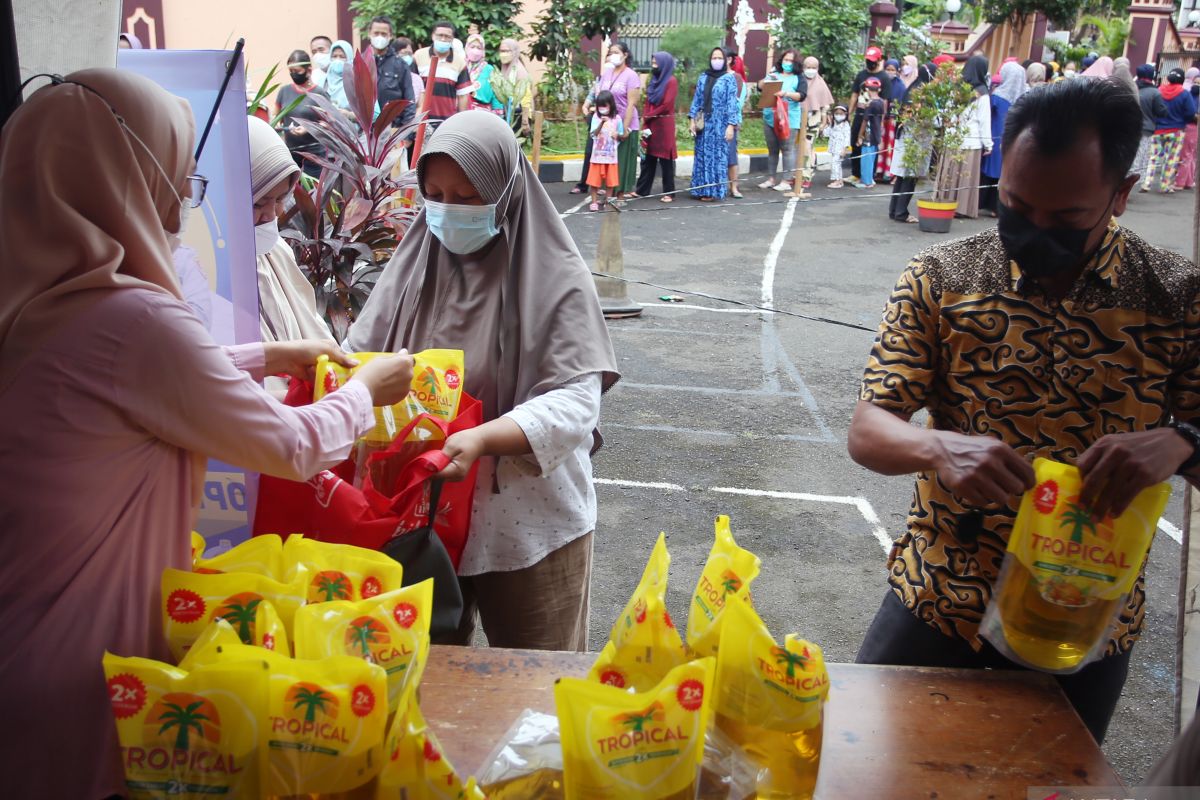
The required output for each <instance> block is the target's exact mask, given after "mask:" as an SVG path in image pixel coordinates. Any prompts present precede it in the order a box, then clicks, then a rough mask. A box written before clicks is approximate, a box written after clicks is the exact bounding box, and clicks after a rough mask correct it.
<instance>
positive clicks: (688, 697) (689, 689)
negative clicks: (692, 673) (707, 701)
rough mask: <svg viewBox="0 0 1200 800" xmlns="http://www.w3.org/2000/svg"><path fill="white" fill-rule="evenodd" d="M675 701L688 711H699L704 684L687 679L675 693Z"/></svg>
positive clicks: (702, 700)
mask: <svg viewBox="0 0 1200 800" xmlns="http://www.w3.org/2000/svg"><path fill="white" fill-rule="evenodd" d="M675 699H676V700H678V701H679V705H681V706H683V707H684V708H686V709H687V710H688V711H699V710H700V706H701V705H702V704H703V702H704V684H703V683H701V682H700V681H698V680H694V679H692V678H689V679H688V680H686V681H684V682H683V683H681V684H679V689H678V691H676V692H675Z"/></svg>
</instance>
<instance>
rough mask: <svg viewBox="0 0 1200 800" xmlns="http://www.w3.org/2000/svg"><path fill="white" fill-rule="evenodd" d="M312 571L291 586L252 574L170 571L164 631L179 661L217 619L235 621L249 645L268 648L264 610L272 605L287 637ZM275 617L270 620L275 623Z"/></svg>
mask: <svg viewBox="0 0 1200 800" xmlns="http://www.w3.org/2000/svg"><path fill="white" fill-rule="evenodd" d="M307 586H308V572H307V570H305V569H304V568H303V567H299V568H297V570H296V576H295V578H294V579H293V580H292V581H291V582H290V583H280V582H279V581H275V580H272V579H271V578H268V577H266V576H265V575H257V574H255V573H252V572H225V573H213V574H204V573H197V572H185V571H183V570H178V569H165V570H163V576H162V604H163V606H162V612H163V628H164V632H165V633H166V637H167V644H168V646H170V648H171V654H172V655H173V656H174V657H175V659H176V661H178V660H179V659H181V658H183V656H184V654H185V653H186V652H187V651H188V648H190V647H191V646H192V643H193V642H195V641H196V638H197V637H198V636H199V635H200V634H201V633H202V632H203V631H204V629H205V628H207V627H208V625H209V623H210V622H212V620H214V619H217V618H220V619H224V620H226V621H227V622H229V624H230V625H232V626H233V629H234V631H236V632H237V634H238V637H239V638H240V639H241V640H242V642H244V643H245V644H262V643H263V636H264V635H265V634H267V633H271V632H272V631H267V630H263V631H260V630H259V627H258V626H259V624H260V620H261V619H263V616H262V615H260V614H259V606H260V605H261V604H262V603H263V601H267V602H269V603H270V604H271V605H272V606H273V607H274V611H275V612H276V613H277V614H278V618H279V620H280V621H281V622H282V625H283V630H284V631H285V632H286V631H287V630H288V629H290V628H291V624H292V618H293V617H294V616H295V614H296V609H298V608H299V607H300V606H302V605H303V604H304V598H305V591H306V587H307ZM271 619H272V618H270V617H267V621H268V622H269V621H270V620H271Z"/></svg>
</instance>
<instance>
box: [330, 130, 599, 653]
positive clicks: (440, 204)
mask: <svg viewBox="0 0 1200 800" xmlns="http://www.w3.org/2000/svg"><path fill="white" fill-rule="evenodd" d="M417 177H418V180H419V183H420V187H421V193H422V195H423V196H424V198H425V207H424V210H423V211H422V213H421V214H420V216H418V217H417V219H416V221H415V222H414V223H413V226H412V227H411V228H410V229H409V231H408V233H407V234H406V235H405V237H404V240H403V241H402V242H401V243H400V246H399V248H398V249H397V250H396V254H395V255H394V256H393V257H392V260H391V262H390V263H389V264H388V267H387V269H385V270H384V271H383V276H382V277H381V278H380V280H379V283H378V284H377V285H376V287H375V289H374V291H373V292H372V294H371V297H370V299H369V300H368V301H367V304H366V307H365V308H364V309H363V311H362V314H361V315H360V316H359V319H358V320H357V321H356V322H355V323H354V325H353V327H351V329H350V336H349V340H348V347H350V348H351V349H352V350H355V351H367V350H370V351H395V350H398V349H400V348H401V347H404V348H407V349H408V350H410V351H412V352H417V351H420V350H424V349H426V348H434V347H439V348H441V347H444V348H460V349H462V350H464V351H465V353H466V376H465V378H466V380H465V386H466V390H467V392H469V393H470V394H471V395H472V396H473V397H476V398H477V399H479V400H480V401H481V402H482V403H483V406H484V419H485V420H486V422H485V423H484V424H483V425H482V426H480V427H478V428H475V429H473V430H469V431H463V432H461V433H457V434H455V435H453V436H451V437H450V438H449V439H448V440H447V441H446V445H445V447H444V450H445V452H446V453H447V454H448V455H450V456H451V458H452V459H453V463H452V464H451V466H450V467H448V468H447V469H446V470H445V472H443V473H442V474H441V475H442V477H444V478H449V479H456V478H461V477H462V476H464V475H466V474H467V471H468V470H469V468H470V467H471V465H472V464H474V463H475V462H476V461H479V463H480V469H479V475H478V482H477V484H476V489H475V504H474V510H473V512H472V518H471V534H470V537H469V538H468V539H467V544H466V549H465V550H464V551H463V556H462V561H461V563H460V564H459V575H460V582H461V583H462V587H463V597H464V600H465V613H464V615H463V621H462V625H461V627H460V629H459V631H458V635H457V637H456V641H457V642H458V643H461V644H470V643H471V638H472V633H473V631H474V627H475V614H476V612H477V611H478V613H479V615H480V617H481V619H482V622H483V629H484V632H485V633H486V634H487V638H488V642H489V643H490V644H491V645H492V646H495V647H526V648H534V649H543V650H580V651H582V650H586V649H587V624H588V584H589V580H590V573H591V559H592V531H593V530H595V527H596V493H595V489H594V487H593V484H592V463H591V457H590V454H591V452H592V450H593V446H594V444H595V443H597V442H598V441H599V439H598V436H594V435H593V434H594V432H595V428H596V424H597V420H598V419H599V414H600V396H601V394H602V393H603V392H604V391H606V390H607V389H608V388H609V387H611V386H612V385H613V384H614V383H616V381H617V379H618V378H619V375H618V374H617V367H616V359H615V357H614V356H613V350H612V344H611V343H610V342H609V338H608V329H607V327H606V326H605V323H604V318H603V316H602V314H601V311H600V303H599V300H598V299H597V297H596V290H595V287H594V285H593V283H592V277H591V274H590V273H589V271H588V268H587V266H586V265H585V264H584V262H583V259H582V258H581V257H580V255H579V251H578V250H577V249H576V247H575V243H574V241H573V240H572V239H571V235H570V234H569V233H568V232H567V229H566V226H564V225H563V223H562V220H561V219H560V218H559V216H558V212H557V211H556V210H555V208H554V205H553V204H552V203H551V202H550V198H549V197H548V196H547V195H546V190H545V189H543V188H542V184H541V183H540V182H539V181H538V179H537V175H536V174H534V171H533V168H532V167H531V166H530V164H529V162H528V161H527V160H526V159H525V157H524V156H523V155H522V154H521V149H520V146H519V145H518V144H517V140H516V138H515V137H514V136H513V133H512V131H511V130H510V129H509V127H508V125H506V124H505V122H504V121H503V120H502V119H500V118H499V117H497V116H495V115H494V114H490V113H488V112H486V111H465V112H462V113H459V114H456V115H454V116H453V117H450V118H449V119H448V120H447V121H446V122H444V123H442V125H441V127H439V128H438V130H437V132H436V133H435V134H434V135H433V137H432V138H431V139H430V140H429V142H428V144H427V145H426V148H425V152H423V153H422V154H421V158H420V160H419V161H418V162H417Z"/></svg>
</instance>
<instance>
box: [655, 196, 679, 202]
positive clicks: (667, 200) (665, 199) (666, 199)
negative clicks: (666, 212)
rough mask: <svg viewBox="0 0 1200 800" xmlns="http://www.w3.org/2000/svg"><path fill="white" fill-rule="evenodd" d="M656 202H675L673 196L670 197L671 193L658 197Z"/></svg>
mask: <svg viewBox="0 0 1200 800" xmlns="http://www.w3.org/2000/svg"><path fill="white" fill-rule="evenodd" d="M658 202H660V203H674V202H675V198H674V197H672V196H671V195H667V196H665V197H661V198H659V200H658Z"/></svg>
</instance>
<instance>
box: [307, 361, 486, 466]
mask: <svg viewBox="0 0 1200 800" xmlns="http://www.w3.org/2000/svg"><path fill="white" fill-rule="evenodd" d="M349 355H350V357H351V358H354V359H357V360H358V362H359V364H360V366H361V365H363V364H367V363H370V362H371V361H373V360H374V359H376V358H385V357H387V356H390V355H393V354H392V353H351V354H349ZM413 362H414V363H413V381H412V391H411V392H409V394H408V396H407V397H406V398H404V400H402V401H401V402H399V403H396V404H395V405H392V406H381V407H378V408H376V409H375V427H374V428H372V429H371V430H370V432H368V433H367V435H366V436H365V437H364V438H365V440H366V441H367V442H368V443H373V444H389V443H390V442H392V440H394V439H395V438H396V436H397V435H399V433H400V431H402V430H404V428H406V427H407V426H408V424H409V423H410V422H411V421H412V420H414V419H415V418H416V417H418V416H419V415H421V414H431V415H433V416H435V417H438V418H439V419H443V420H446V421H447V422H449V421H451V420H453V419H454V418H455V417H456V416H457V415H458V406H459V403H460V401H461V400H462V392H463V381H464V380H465V377H466V376H465V371H466V370H465V360H464V356H463V351H462V350H422V351H421V352H420V353H414V354H413ZM358 369H359V368H358V367H352V368H349V369H347V368H346V367H343V366H341V365H340V364H335V363H333V362H331V361H330V360H329V358H328V356H321V357H320V358H318V360H317V374H316V380H315V381H314V386H313V400H314V401H317V400H320V399H321V398H322V397H324V396H325V395H327V394H329V393H330V392H335V391H337V390H338V389H340V388H341V387H342V386H344V385H345V384H346V382H347V381H348V380H350V378H352V377H353V376H354V373H355V372H356V371H357V370H358ZM428 433H429V432H428V431H427V430H416V431H413V433H412V434H411V437H414V438H416V439H420V438H422V437H425V436H428Z"/></svg>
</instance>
